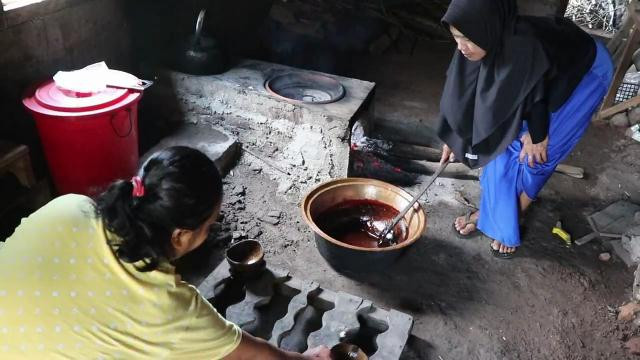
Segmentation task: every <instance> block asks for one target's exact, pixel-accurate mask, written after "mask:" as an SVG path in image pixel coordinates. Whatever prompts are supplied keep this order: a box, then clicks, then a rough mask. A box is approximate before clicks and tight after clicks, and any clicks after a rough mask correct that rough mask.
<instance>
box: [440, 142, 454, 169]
mask: <svg viewBox="0 0 640 360" xmlns="http://www.w3.org/2000/svg"><path fill="white" fill-rule="evenodd" d="M447 159H449V162H453V161H454V160H455V159H456V156H455V155H454V154H453V151H451V148H450V147H449V146H448V145H447V144H444V145H442V157H441V158H440V165H442V164H444V162H445V161H447Z"/></svg>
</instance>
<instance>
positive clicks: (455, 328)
mask: <svg viewBox="0 0 640 360" xmlns="http://www.w3.org/2000/svg"><path fill="white" fill-rule="evenodd" d="M434 49H436V50H434ZM438 49H439V50H438ZM449 57H450V50H449V48H448V47H447V46H443V45H441V44H436V45H433V44H428V43H420V44H419V45H418V48H417V50H416V53H415V54H414V55H413V56H408V55H407V54H389V55H385V56H380V57H377V58H369V59H367V60H366V63H364V64H365V66H363V67H362V68H361V69H360V71H359V73H358V74H357V75H358V77H360V78H363V79H366V80H371V81H375V82H376V83H377V84H378V89H377V93H376V116H377V117H378V119H379V120H380V123H383V124H384V123H385V121H387V122H394V121H395V122H396V125H397V123H398V122H400V121H405V122H406V123H407V124H410V123H411V122H410V121H409V120H412V119H413V120H414V122H413V123H414V124H415V123H416V121H421V122H422V123H424V126H425V127H426V128H427V129H429V127H433V126H435V123H434V114H436V113H437V105H438V101H439V89H440V87H441V86H442V81H443V80H444V72H445V70H446V69H445V68H446V62H447V61H448V59H449ZM413 126H418V125H413ZM424 142H430V140H429V139H427V140H425V141H424ZM566 163H568V164H571V165H576V166H582V167H584V168H585V171H586V174H587V177H586V179H582V180H578V179H573V178H570V177H567V176H563V175H558V174H556V175H554V176H553V177H552V178H551V180H550V182H549V183H548V184H547V186H546V187H545V188H544V190H543V192H542V193H541V195H540V198H539V200H538V201H537V202H536V203H535V204H534V206H533V207H532V208H531V210H530V212H529V213H528V214H527V217H526V226H525V230H524V234H523V246H522V247H521V249H520V251H519V252H518V255H517V258H515V259H513V260H511V261H501V260H497V259H494V258H493V257H492V256H491V255H490V253H489V240H488V239H487V238H485V237H478V238H475V239H467V240H461V239H459V238H457V237H456V236H455V235H454V233H453V232H452V230H451V223H452V221H453V219H454V217H455V216H457V215H460V214H463V213H464V212H465V211H466V207H465V206H464V205H462V204H461V203H459V202H457V201H455V200H454V198H453V196H452V194H453V193H454V191H456V190H457V191H460V192H461V193H463V194H464V195H465V197H467V198H468V199H469V200H470V201H471V202H472V203H475V204H477V203H478V199H479V196H480V189H479V184H478V182H477V181H470V180H465V181H462V180H455V179H441V180H438V181H437V183H436V186H434V187H433V190H432V191H430V192H429V194H428V197H427V199H426V201H424V202H423V205H424V206H425V207H426V208H427V210H428V230H427V232H426V233H425V235H424V236H423V238H422V239H420V240H419V241H418V242H417V243H416V244H415V245H414V246H413V247H412V248H411V249H410V251H409V252H408V253H407V254H406V255H405V256H404V257H403V258H401V259H400V260H399V261H398V263H396V264H395V265H394V266H393V267H390V268H387V269H384V268H383V269H379V271H378V272H376V273H366V274H360V275H351V276H344V275H341V274H339V273H337V272H336V271H334V270H333V269H332V268H330V267H329V266H328V265H327V263H326V262H325V261H324V259H323V258H322V257H321V256H320V255H319V253H318V252H317V250H316V247H315V243H314V240H313V236H312V234H311V232H310V230H309V229H308V227H307V226H306V225H305V224H304V222H303V220H302V217H301V216H300V210H299V207H298V206H299V205H298V203H299V201H300V200H301V198H300V196H299V195H297V196H291V195H286V194H285V195H283V194H277V191H276V189H277V184H276V182H274V181H273V180H272V179H271V178H270V177H269V176H267V175H266V174H265V173H264V172H263V171H261V169H262V167H263V166H265V165H264V164H261V163H257V162H256V160H255V159H252V158H250V157H242V158H241V159H240V160H239V163H238V165H237V166H236V167H235V168H234V170H233V172H232V174H229V175H228V176H227V177H226V178H225V191H226V193H225V199H226V201H225V205H224V207H223V213H224V218H223V219H222V223H223V232H222V234H224V235H222V236H220V237H221V238H222V239H220V238H218V239H217V240H216V241H218V243H217V245H216V244H214V243H213V242H212V243H211V244H210V245H208V246H206V247H204V248H203V249H201V251H199V253H197V254H194V255H193V256H192V257H190V258H188V259H185V261H184V264H185V265H183V267H184V269H185V270H184V271H185V272H186V273H188V274H189V275H188V277H189V279H191V280H192V281H194V282H196V283H197V282H198V281H200V280H202V278H203V277H204V276H206V274H207V273H208V271H210V270H211V268H212V267H215V265H217V264H218V263H219V262H220V261H221V259H222V255H221V254H222V250H223V247H224V245H220V244H225V243H226V242H228V241H230V240H231V238H232V237H234V236H235V237H236V238H240V237H252V238H257V239H259V240H260V241H261V242H262V244H263V245H264V247H265V248H266V258H267V261H268V262H269V263H270V264H273V265H274V266H278V267H282V268H287V269H289V270H290V271H291V273H292V274H293V275H294V276H296V277H300V278H306V279H312V280H315V281H317V282H319V283H320V284H321V286H324V287H327V288H330V289H332V290H341V291H345V292H348V293H351V294H355V295H358V296H361V297H363V298H367V299H370V300H372V301H373V302H374V303H376V304H378V305H380V306H382V307H384V308H395V309H398V310H400V311H404V312H407V313H408V314H410V315H412V316H414V318H415V324H414V328H413V331H412V336H411V338H410V341H409V343H408V345H407V347H406V348H405V352H404V354H403V357H402V358H403V359H437V360H449V359H626V358H628V356H629V355H627V353H626V351H625V350H624V349H623V343H624V341H625V340H627V339H628V338H629V337H630V336H632V335H635V334H636V333H637V331H635V330H633V329H632V328H631V326H630V325H627V324H622V323H619V322H618V321H617V320H616V314H615V311H614V310H613V309H615V308H617V307H618V306H620V305H621V304H623V303H624V302H626V301H627V300H628V299H629V298H630V296H631V285H632V282H633V269H629V268H627V267H626V266H625V265H624V263H623V262H622V261H621V260H619V259H618V258H617V257H615V256H613V258H612V259H611V260H610V261H608V262H602V261H600V260H599V259H598V255H599V254H600V253H601V252H603V251H608V249H607V247H606V244H603V243H601V242H599V241H593V242H591V243H589V244H587V245H585V246H582V247H573V248H570V249H568V248H565V247H563V246H562V243H561V242H560V240H558V239H557V238H555V237H554V236H553V235H552V234H551V228H552V226H553V225H554V224H555V222H556V221H557V220H559V219H562V220H563V224H564V226H565V227H566V228H567V229H568V230H569V232H571V233H572V234H573V235H574V236H575V237H579V236H582V235H584V234H586V233H587V230H588V228H587V227H588V225H587V222H586V218H585V216H586V215H588V214H591V213H592V212H594V211H597V210H599V209H601V208H602V207H604V206H606V205H607V204H610V203H612V202H614V201H616V200H620V199H629V198H630V199H631V200H632V201H635V202H638V203H640V181H638V174H639V173H640V143H637V142H634V141H633V140H630V139H627V138H625V136H624V134H623V133H622V132H621V131H619V130H617V129H611V128H609V127H607V126H600V127H595V126H592V127H591V129H590V130H589V132H588V133H587V135H586V137H585V138H584V139H583V140H582V142H581V143H580V144H579V145H578V147H577V148H576V149H575V151H574V153H573V154H572V156H571V157H570V158H569V159H568V160H567V161H566ZM423 180H424V178H423ZM418 187H419V186H416V187H413V188H409V189H408V190H409V191H410V192H413V191H415V190H416V189H417V188H418ZM271 211H275V213H273V214H271V216H269V212H271ZM278 212H280V213H281V214H280V216H279V217H278V216H277V215H278ZM234 231H235V235H234ZM203 254H204V256H205V257H206V258H208V259H209V260H208V261H205V262H203V261H202V260H197V259H198V257H201V256H203ZM196 264H198V265H196ZM612 310H613V311H612Z"/></svg>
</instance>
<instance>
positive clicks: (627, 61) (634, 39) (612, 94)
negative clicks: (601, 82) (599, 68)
mask: <svg viewBox="0 0 640 360" xmlns="http://www.w3.org/2000/svg"><path fill="white" fill-rule="evenodd" d="M639 19H640V18H639ZM634 21H635V18H634ZM638 43H640V31H638V24H635V25H634V26H633V29H632V30H631V36H629V39H628V40H627V43H626V45H625V47H624V52H623V53H622V57H621V58H620V61H619V62H618V64H617V68H616V72H615V75H614V76H613V81H612V82H611V85H610V86H609V90H608V91H607V95H606V96H605V98H604V101H603V102H602V106H601V107H600V112H599V114H598V116H597V118H599V119H604V118H606V117H608V116H611V115H613V114H616V113H617V112H620V111H622V110H625V109H626V107H620V106H618V105H622V104H624V103H622V104H618V105H616V106H614V107H612V106H613V102H614V101H615V98H616V94H617V92H618V87H620V84H621V83H622V80H623V79H624V75H625V74H626V72H627V69H628V68H629V66H630V65H631V61H632V59H631V55H633V52H634V51H635V50H636V47H637V44H638ZM614 108H615V109H616V110H617V111H616V112H612V109H614ZM619 109H620V110H619Z"/></svg>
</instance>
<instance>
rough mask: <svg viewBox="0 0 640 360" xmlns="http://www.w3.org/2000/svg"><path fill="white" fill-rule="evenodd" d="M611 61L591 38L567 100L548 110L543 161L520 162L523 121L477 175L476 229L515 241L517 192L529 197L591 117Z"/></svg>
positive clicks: (508, 243) (512, 244)
mask: <svg viewBox="0 0 640 360" xmlns="http://www.w3.org/2000/svg"><path fill="white" fill-rule="evenodd" d="M612 76H613V64H612V62H611V57H610V55H609V52H608V51H607V48H606V47H605V46H604V45H603V44H602V43H600V42H597V53H596V58H595V60H594V63H593V66H592V67H591V69H590V70H589V71H588V72H587V74H586V75H585V76H584V78H583V79H582V81H581V82H580V83H579V84H578V86H577V87H576V89H575V90H574V91H573V93H572V94H571V97H569V99H568V100H567V102H565V103H564V105H562V107H560V108H559V109H558V110H557V111H556V112H554V113H552V114H551V118H550V124H549V144H548V147H547V162H546V163H544V164H536V165H535V166H534V167H532V168H531V167H529V165H528V164H527V163H526V162H525V163H522V164H521V163H520V161H519V156H520V150H521V149H522V143H521V142H520V137H521V136H522V134H524V133H525V132H527V131H528V129H527V125H526V123H524V124H523V127H522V131H521V133H520V135H519V136H518V138H517V139H516V140H514V141H513V142H512V143H511V145H509V147H508V148H507V149H506V150H505V152H504V153H502V154H500V155H499V156H498V157H497V158H495V159H494V160H493V161H491V162H490V163H489V164H487V165H486V166H485V167H484V169H483V171H482V176H481V178H480V185H481V187H482V195H481V199H480V217H479V219H478V229H479V230H480V231H482V232H483V233H484V234H485V235H487V236H488V237H490V238H492V239H495V240H497V241H499V242H500V243H501V244H503V245H506V246H510V247H515V246H519V245H520V229H519V224H518V218H519V212H520V211H519V206H520V205H519V197H520V194H522V193H523V192H524V193H525V194H526V195H527V196H528V197H529V198H530V199H535V198H536V197H537V196H538V193H539V192H540V190H541V189H542V187H543V186H544V184H545V183H546V182H547V180H549V178H550V177H551V175H552V174H553V172H554V171H555V168H556V166H558V164H559V163H560V162H561V161H562V160H563V159H564V158H565V157H567V155H569V153H570V152H571V150H573V148H574V147H575V145H576V144H577V143H578V141H579V140H580V138H582V136H583V135H584V133H585V131H586V130H587V127H588V126H589V124H590V122H591V118H592V116H593V114H594V112H595V111H596V109H597V108H598V105H600V102H601V101H602V98H603V97H604V95H605V94H606V92H607V89H608V88H609V84H610V83H611V79H612Z"/></svg>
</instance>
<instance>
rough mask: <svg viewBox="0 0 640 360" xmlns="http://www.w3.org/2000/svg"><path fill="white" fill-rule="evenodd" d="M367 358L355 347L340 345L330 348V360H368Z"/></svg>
mask: <svg viewBox="0 0 640 360" xmlns="http://www.w3.org/2000/svg"><path fill="white" fill-rule="evenodd" d="M368 359H369V357H368V356H367V355H366V354H365V353H364V351H362V349H360V348H359V347H357V346H356V345H352V344H347V343H340V344H337V345H335V346H334V347H332V348H331V360H368Z"/></svg>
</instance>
